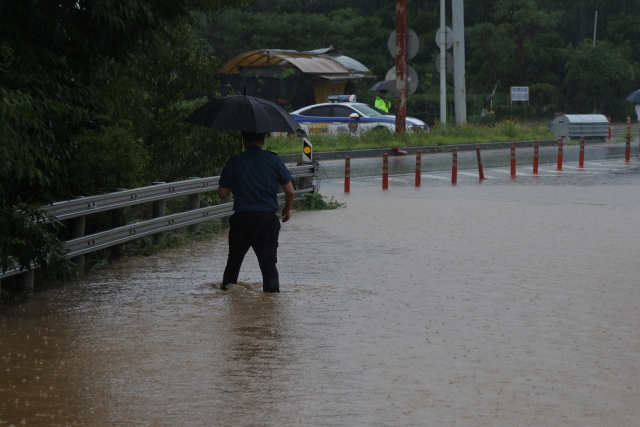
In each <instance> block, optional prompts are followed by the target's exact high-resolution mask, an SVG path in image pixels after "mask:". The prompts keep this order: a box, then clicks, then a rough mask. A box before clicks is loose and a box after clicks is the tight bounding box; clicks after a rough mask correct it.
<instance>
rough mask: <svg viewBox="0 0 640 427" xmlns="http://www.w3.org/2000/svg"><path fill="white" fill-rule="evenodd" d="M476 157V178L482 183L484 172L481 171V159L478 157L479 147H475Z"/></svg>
mask: <svg viewBox="0 0 640 427" xmlns="http://www.w3.org/2000/svg"><path fill="white" fill-rule="evenodd" d="M476 157H477V158H478V178H479V179H480V181H484V180H485V179H487V178H485V177H484V170H483V169H482V157H480V146H479V145H476Z"/></svg>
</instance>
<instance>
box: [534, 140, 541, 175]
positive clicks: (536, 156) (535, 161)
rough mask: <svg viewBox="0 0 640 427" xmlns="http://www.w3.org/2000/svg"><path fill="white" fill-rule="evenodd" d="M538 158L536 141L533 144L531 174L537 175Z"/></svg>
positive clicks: (538, 148)
mask: <svg viewBox="0 0 640 427" xmlns="http://www.w3.org/2000/svg"><path fill="white" fill-rule="evenodd" d="M539 157H540V143H539V142H538V140H537V139H536V140H535V141H534V142H533V174H534V175H538V159H539Z"/></svg>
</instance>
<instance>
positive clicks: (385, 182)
mask: <svg viewBox="0 0 640 427" xmlns="http://www.w3.org/2000/svg"><path fill="white" fill-rule="evenodd" d="M382 189H383V190H388V189H389V155H388V154H387V153H384V154H383V155H382Z"/></svg>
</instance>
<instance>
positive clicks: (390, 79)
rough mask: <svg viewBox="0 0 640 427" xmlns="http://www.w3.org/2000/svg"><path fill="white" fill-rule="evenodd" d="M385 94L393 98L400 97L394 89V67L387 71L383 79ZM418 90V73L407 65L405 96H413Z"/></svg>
mask: <svg viewBox="0 0 640 427" xmlns="http://www.w3.org/2000/svg"><path fill="white" fill-rule="evenodd" d="M384 83H385V86H386V87H387V92H389V93H390V94H391V95H393V96H394V97H395V98H397V97H398V96H400V93H399V92H398V89H396V67H392V68H391V69H390V70H389V71H387V75H386V77H385V78H384ZM416 89H418V73H416V70H414V69H413V67H412V66H410V65H407V96H410V95H413V94H414V93H415V91H416Z"/></svg>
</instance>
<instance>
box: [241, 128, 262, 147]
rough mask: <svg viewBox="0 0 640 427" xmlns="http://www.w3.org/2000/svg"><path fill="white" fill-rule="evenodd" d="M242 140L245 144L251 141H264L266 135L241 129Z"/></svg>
mask: <svg viewBox="0 0 640 427" xmlns="http://www.w3.org/2000/svg"><path fill="white" fill-rule="evenodd" d="M241 133H242V142H243V143H245V144H251V143H252V142H264V137H265V136H266V135H267V134H266V133H253V132H247V131H244V130H243V131H242V132H241Z"/></svg>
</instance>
